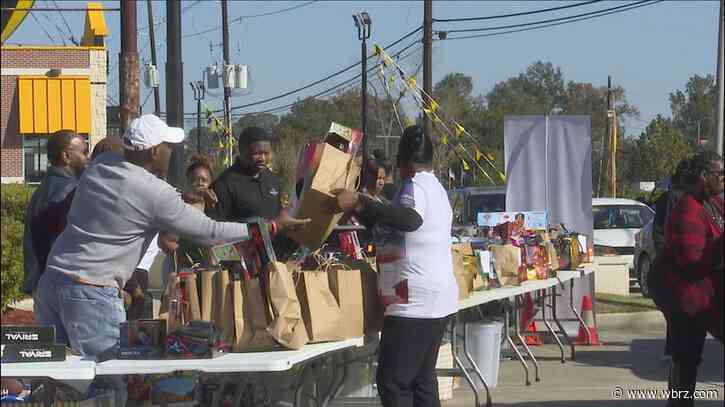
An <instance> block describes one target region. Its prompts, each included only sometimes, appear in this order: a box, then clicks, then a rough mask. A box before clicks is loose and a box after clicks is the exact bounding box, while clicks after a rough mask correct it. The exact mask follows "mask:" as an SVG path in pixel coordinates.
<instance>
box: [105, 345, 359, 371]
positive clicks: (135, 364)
mask: <svg viewBox="0 0 725 407" xmlns="http://www.w3.org/2000/svg"><path fill="white" fill-rule="evenodd" d="M362 345H363V338H356V339H347V340H344V341H336V342H326V343H314V344H309V345H306V346H305V347H303V348H302V349H300V350H296V351H295V350H280V351H273V352H252V353H227V354H225V355H222V356H219V357H217V358H214V359H165V360H108V361H105V362H101V363H98V364H97V365H96V374H97V375H120V374H162V373H171V372H174V371H177V370H195V371H200V372H206V373H235V372H236V373H244V372H247V373H250V372H281V371H285V370H289V369H291V368H292V367H293V366H294V365H296V364H297V363H300V362H303V361H305V360H309V359H314V358H316V357H319V356H322V355H324V354H326V353H329V352H334V351H338V350H342V349H346V348H352V347H355V346H362Z"/></svg>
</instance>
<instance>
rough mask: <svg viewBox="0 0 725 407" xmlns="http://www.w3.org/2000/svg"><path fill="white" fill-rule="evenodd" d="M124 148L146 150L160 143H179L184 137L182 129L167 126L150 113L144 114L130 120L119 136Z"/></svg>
mask: <svg viewBox="0 0 725 407" xmlns="http://www.w3.org/2000/svg"><path fill="white" fill-rule="evenodd" d="M121 139H122V140H121V141H122V142H123V148H124V149H126V150H135V151H140V150H148V149H149V148H151V147H155V146H158V145H159V144H162V143H173V144H176V143H181V142H182V141H184V139H186V134H185V133H184V129H181V128H178V127H169V126H168V125H167V124H166V123H164V121H163V120H161V119H159V118H158V117H157V116H154V115H152V114H145V115H143V116H140V117H137V118H135V119H133V120H132V121H131V124H129V125H128V128H127V129H126V131H125V132H124V133H123V137H122V138H121Z"/></svg>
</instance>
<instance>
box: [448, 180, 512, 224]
mask: <svg viewBox="0 0 725 407" xmlns="http://www.w3.org/2000/svg"><path fill="white" fill-rule="evenodd" d="M448 199H449V200H450V202H451V208H453V224H454V226H453V234H454V235H455V236H461V237H464V236H468V237H471V236H474V235H475V230H476V224H477V222H478V214H479V213H480V212H504V211H506V187H505V186H500V187H468V188H458V189H453V190H450V191H449V192H448Z"/></svg>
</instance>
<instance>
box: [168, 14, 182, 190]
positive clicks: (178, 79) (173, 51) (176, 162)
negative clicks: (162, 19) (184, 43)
mask: <svg viewBox="0 0 725 407" xmlns="http://www.w3.org/2000/svg"><path fill="white" fill-rule="evenodd" d="M166 41H167V44H166V123H167V124H168V125H169V126H173V127H181V128H183V127H184V69H183V68H184V67H183V63H182V62H181V61H182V59H181V1H179V0H169V1H167V2H166ZM172 148H173V150H172V152H171V162H170V165H169V183H170V184H171V185H173V186H175V187H180V186H181V185H183V183H184V144H183V143H179V144H175V145H174V146H173V147H172Z"/></svg>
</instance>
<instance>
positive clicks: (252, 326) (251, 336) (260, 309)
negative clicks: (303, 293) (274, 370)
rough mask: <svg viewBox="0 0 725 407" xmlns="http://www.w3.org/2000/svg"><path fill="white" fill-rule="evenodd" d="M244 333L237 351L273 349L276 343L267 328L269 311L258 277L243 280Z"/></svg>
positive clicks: (269, 317) (269, 316) (269, 319)
mask: <svg viewBox="0 0 725 407" xmlns="http://www.w3.org/2000/svg"><path fill="white" fill-rule="evenodd" d="M242 287H243V290H244V291H243V292H244V305H243V306H244V333H243V335H242V339H241V345H240V347H239V349H238V350H236V351H237V352H261V351H267V350H271V349H274V348H275V347H276V346H277V343H276V342H275V341H274V339H273V338H272V336H271V335H270V334H269V331H268V330H267V328H268V327H269V324H270V321H271V312H270V310H269V307H268V306H267V304H266V303H265V301H264V297H263V296H262V287H261V285H260V284H259V279H256V278H252V279H249V280H244V281H243V284H242Z"/></svg>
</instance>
